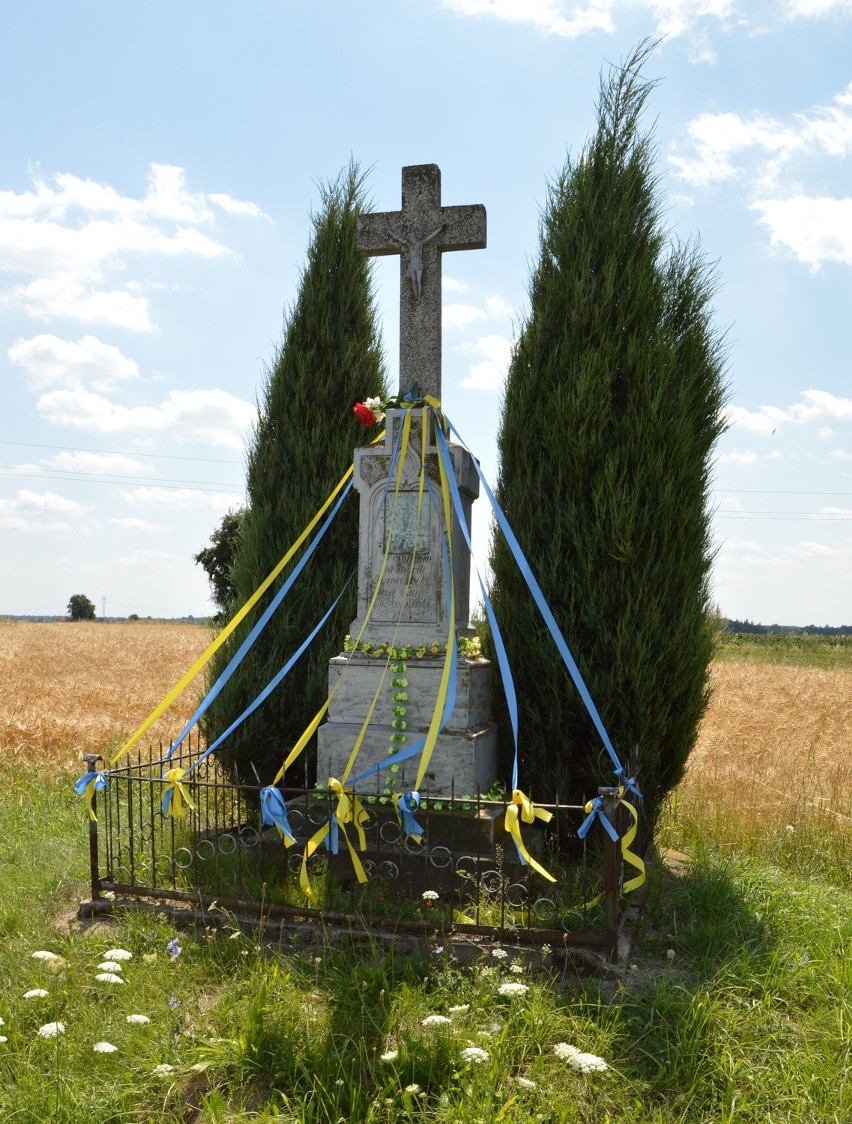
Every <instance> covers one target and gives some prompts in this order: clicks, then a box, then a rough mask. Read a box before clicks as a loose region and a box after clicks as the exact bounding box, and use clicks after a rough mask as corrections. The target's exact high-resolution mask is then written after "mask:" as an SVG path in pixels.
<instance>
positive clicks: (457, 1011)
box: [450, 1003, 470, 1015]
mask: <svg viewBox="0 0 852 1124" xmlns="http://www.w3.org/2000/svg"><path fill="white" fill-rule="evenodd" d="M469 1010H470V1004H469V1003H460V1004H459V1005H458V1007H450V1014H451V1015H466V1014H467V1012H468V1011H469Z"/></svg>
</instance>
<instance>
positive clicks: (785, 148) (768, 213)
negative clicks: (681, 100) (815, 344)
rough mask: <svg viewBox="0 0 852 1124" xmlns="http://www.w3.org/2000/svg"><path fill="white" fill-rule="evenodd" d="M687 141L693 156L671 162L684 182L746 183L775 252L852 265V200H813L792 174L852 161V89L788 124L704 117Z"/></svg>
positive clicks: (760, 117) (813, 263) (811, 262)
mask: <svg viewBox="0 0 852 1124" xmlns="http://www.w3.org/2000/svg"><path fill="white" fill-rule="evenodd" d="M851 2H852V0H851ZM687 138H688V141H689V146H690V148H691V151H690V152H689V153H688V154H686V155H684V154H682V153H672V154H671V155H670V156H669V162H670V163H671V164H672V166H673V167H674V168H675V174H676V175H677V176H678V177H679V178H681V179H683V180H685V181H686V182H687V183H688V184H690V185H691V186H692V187H695V188H707V187H711V186H714V185H718V184H723V183H726V182H734V181H741V182H743V183H744V184H745V190H746V193H747V195H748V196H749V197H750V199H749V206H750V208H751V209H752V210H754V211H756V212H758V213H759V214H760V216H761V218H760V222H761V223H763V224H764V225H765V226H766V227H767V228H768V229H769V232H770V236H771V239H772V243H773V244H774V245H783V246H787V247H788V248H789V249H791V250H792V251H793V253H794V254H795V255H796V257H797V258H798V259H799V260H800V261H802V262H803V263H805V264H806V265H808V266H810V268H812V269H817V268H818V267H819V266H820V264H821V263H822V262H824V261H839V262H842V263H843V264H847V265H848V264H852V233H850V215H852V199H850V198H849V197H841V198H835V197H831V196H825V195H817V194H810V193H808V192H807V191H806V190H803V188H802V186H801V184H800V183H797V182H796V181H795V180H794V178H793V174H792V168H791V165H792V164H793V161H794V160H798V161H799V162H800V167H801V174H802V176H803V177H806V176H807V175H808V173H809V170H810V167H811V165H812V164H813V161H814V159H815V158H817V157H821V156H822V157H828V158H831V159H835V160H837V159H843V158H845V157H847V156H850V155H852V83H850V84H849V85H847V86H846V88H845V89H843V90H842V91H841V92H840V93H838V94H836V95H835V96H834V97H833V98H832V99H831V101H830V102H828V103H827V104H825V105H818V106H815V107H813V108H811V109H809V110H807V111H805V112H799V113H793V114H790V115H789V117H787V118H784V119H781V118H778V117H772V116H769V115H767V114H764V113H759V112H757V113H753V114H751V115H750V116H747V117H745V116H741V115H740V114H737V113H702V114H700V115H699V116H698V117H696V118H695V119H694V120H693V121H691V122H690V124H689V125H688V126H687Z"/></svg>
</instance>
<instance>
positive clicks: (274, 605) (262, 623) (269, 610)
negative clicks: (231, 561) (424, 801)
mask: <svg viewBox="0 0 852 1124" xmlns="http://www.w3.org/2000/svg"><path fill="white" fill-rule="evenodd" d="M351 490H352V481H351V480H350V481H349V483H348V484H347V485H346V487H345V488H344V489H343V491H342V492H341V493H340V495H339V496H338V499H337V503H335V505H334V507H333V508H332V509H331V511H330V512H329V514H328V515H327V516H326V519H325V521H324V523H323V524H322V526H321V527H320V529H319V531H317V533H316V535H315V537H314V539H313V540H312V542H311V544H310V546H309V547H308V548H307V550H306V551H305V553H304V554H303V555H302V557H301V558H300V559H299V561H298V563H297V564H296V566H295V567H294V568H293V571H292V573H291V574H290V575H289V577H288V578H287V580H286V581H285V582H284V584H283V585H282V586H281V588H280V589H279V590H278V592H277V593H276V594H275V596H274V597H273V599H272V601H270V603H269V605H268V606H267V607H266V609H265V610H264V612H263V614H262V615H261V617H260V618H259V619H258V621H257V623H256V624H255V625H254V627H253V628H252V630H251V632H250V633H249V634H248V636H247V637H246V638H245V640H244V641H243V642H242V644H241V645H240V646H239V648H238V649H237V650H236V652H234V654H233V656H232V657H231V659H230V660H229V661H228V664H227V666H226V667H225V669H224V670H223V672H222V674H221V675H220V676H219V678H218V679H217V680H216V682H215V683H214V684H213V686H212V687H211V688H210V690H209V691H208V692H207V695H206V696H205V697H204V699H203V700H202V701H201V703H200V705H199V707H198V709H197V710H196V711H195V713H194V714H193V716H192V717H191V718H190V720H189V721H188V722H187V724H186V726H185V728H184V730H183V733H182V734H181V735H180V737H179V738H178V739H177V741H176V742H175V743H174V744H173V745H172V746H171V747H170V749H169V752H168V753H167V754H166V757H165V760H166V761H168V760H169V758H170V757H171V756H172V755H173V754H174V752H175V750H176V749H177V748H178V746H179V745H180V744H181V742H183V740H184V738H185V737H186V736H187V734H188V733H189V731H190V730H191V729H192V727H193V726H194V725H195V723H196V722H197V721H198V719H199V718H201V717H202V716H203V715H204V714H205V713H206V712H207V710H208V709H209V707H210V706H211V704H212V703H213V701H214V699H216V697H217V696H218V695H219V693H220V692H221V690H222V688H223V687H224V686H225V684H226V683H227V682H228V680H229V679H230V678H231V676H232V675H233V674H234V671H235V670H236V669H237V667H238V665H239V664H240V663H241V661H242V659H243V657H244V656H245V654H246V652H248V650H249V648H251V646H252V644H254V642H255V640H256V639H257V638H258V636H259V635H260V633H261V632H262V631H263V629H264V628H265V627H266V625H267V622H268V621H269V619H270V617H271V616H272V615H273V613H275V611H276V610H277V609H278V606H279V605H280V604H281V602H282V601H283V600H284V598H285V597H286V596H287V594H288V593H289V591H290V589H291V587H292V585H293V583H294V582H295V580H296V578H298V576H299V574H301V572H302V570H303V569H304V568H305V566H306V565H307V564H308V562H309V561H310V559H311V557H312V556H313V553H314V551H315V550H316V548H317V547H318V546H319V544H320V542H321V541H322V538H323V536H324V535H325V533H326V531H327V530H328V528H329V527H330V526H331V524H332V523H333V522H334V519H335V517H336V516H337V513H338V511H339V510H340V506H341V504H342V503H343V501H344V500H345V499H346V497H347V496H348V495H349V493H350V491H351ZM288 670H289V668H288ZM249 713H250V712H249V711H246V713H245V715H243V717H247V716H248V714H249ZM239 721H242V719H240V720H239ZM233 728H234V727H233V726H232V727H231V728H230V729H231V730H232V729H233ZM228 732H229V733H230V730H229V731H228ZM220 740H221V739H220ZM209 752H210V751H209V750H208V753H209ZM205 756H206V754H205ZM202 760H203V758H199V759H198V761H197V762H196V765H197V764H200V762H201V761H202Z"/></svg>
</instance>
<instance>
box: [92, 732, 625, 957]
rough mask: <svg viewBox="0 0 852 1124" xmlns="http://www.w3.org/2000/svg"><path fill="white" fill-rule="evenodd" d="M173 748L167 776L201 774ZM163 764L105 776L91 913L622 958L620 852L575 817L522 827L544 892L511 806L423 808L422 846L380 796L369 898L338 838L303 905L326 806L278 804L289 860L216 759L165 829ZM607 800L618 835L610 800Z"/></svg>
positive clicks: (458, 802)
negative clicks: (233, 916) (341, 929)
mask: <svg viewBox="0 0 852 1124" xmlns="http://www.w3.org/2000/svg"><path fill="white" fill-rule="evenodd" d="M181 748H182V750H183V754H182V755H180V756H179V755H177V754H176V755H175V756H173V757H171V758H170V759H169V765H168V767H169V768H174V767H180V768H188V767H189V766H190V765H191V764H193V763H194V762H196V761H197V759H198V756H199V747H197V746H196V747H195V749H194V750H193V747H192V746H185V747H181ZM161 758H162V755H161V754H160V755H159V756H157V757H156V758H154V759H153V760H152V759H150V758H149V756H147V755H143V753H142V752H141V751H137V754H136V756H135V758H134V759H133V760H128V759H125V761H124V763H123V764H122V765H121V766H120V767H116V768H113V769H111V770H109V771H108V772H107V773H106V774H105V775H106V777H107V779H108V786H107V788H106V789H104V790H103V791H102V792H101V793H100V794H99V795H98V797H97V804H96V814H97V821H96V822H95V821H93V822H92V823H91V824H90V833H89V844H90V869H91V891H92V899H93V900H98V899H99V898H102V896H103V894H104V893H105V892H110V891H111V892H113V893H115V894H119V895H122V896H129V897H133V898H142V899H166V900H173V901H181V902H185V903H188V904H195V905H198V906H201V907H205V908H209V907H210V906H211V905H212V904H213V903H214V902H215V903H217V904H218V905H219V906H220V907H221V908H222V909H225V910H233V911H235V912H240V913H247V912H248V913H263V914H265V915H267V916H272V917H282V918H287V917H291V918H293V920H298V919H302V920H311V919H315V920H318V921H320V922H323V923H325V924H336V923H341V924H345V923H348V922H349V921H351V919H352V918H353V917H355V916H357V918H358V920H359V923H363V924H366V925H369V926H373V927H376V928H383V927H384V928H389V929H393V930H408V931H414V932H416V931H421V932H436V931H444V932H447V931H450V930H451V931H453V932H455V933H459V934H462V933H474V934H482V935H493V936H496V937H498V938H499V939H501V940H505V939H507V938H508V937H509V936H514V937H515V938H517V939H523V940H525V941H530V942H541V943H544V942H550V943H552V944H553V943H559V944H560V945H561V944H565V945H574V946H588V947H592V948H596V949H599V950H600V951H602V952H603V953H605V954H606V955H608V956H609V957H610V958H611V959H615V958H616V957H617V949H618V935H619V930H620V925H621V921H622V916H621V912H620V888H621V882H622V858H621V851H620V847H619V845H618V844H617V843H616V842H614V841H613V840H611V839H610V838H609V836H608V835H607V834H606V833H605V832H602V831H601V832H596V833H594V834H593V835H592V837H591V838H590V840H589V841H587V840H581V839H579V838H578V836H577V828H578V827H579V825H580V824H581V823H582V821H583V819H584V817H585V809H584V805H583V804H563V803H561V802H558V801H557V802H554V803H552V804H546V805H538V807H542V808H544V809H545V810H546V811H549V812H550V813H551V819H550V822H549V823H547V824H544V823H542V822H541V821H539V820H536V822H535V823H534V824H532V825H527V824H524V825H523V833H524V840H525V844H526V846H527V848H528V852H529V854H530V855H532V856H533V857H534V858H535V859H536V860H537V861H538V862H539V863H541V865H542V866H543V867H544V868H545V869H547V870H548V871H549V872H551V873H552V874H553V876H554V877H555V879H556V881H555V882H553V883H551V882H549V881H547V880H546V879H544V878H543V877H542V876H541V875H540V874H538V873H537V872H536V871H535V870H533V869H531V867H530V866H529V865H524V864H523V863H522V862H521V861H520V860H519V858H518V855H517V851H516V848H515V846H514V843H513V842H512V839H511V837H510V836H509V834H508V833H507V832H506V830H505V816H506V808H507V805H506V802H505V801H502V800H489V799H485V798H483V797H481V796H478V795H477V796H470V795H462V796H459V795H456V794H454V793H453V794H451V796H450V797H449V798H446V797H434V798H433V797H432V796H431V795H430V793H429V792H428V791H426V792H421V794H420V795H421V805H420V808H419V809H418V812H417V820H418V822H419V823H420V824H421V826H422V827H423V829H424V834H423V839H422V842H421V843H416V842H415V841H413V840H412V839H411V838H410V837H408V836H406V835H405V834H404V832H403V831H402V829H401V827H400V825H399V823H398V822H397V817H396V813H395V810H394V808H393V806H392V804H391V802H390V801H389V799H388V797H387V795H386V794H385V793H384V792H382V791H380V790H378V789H376V791H374V792H369V791H361V792H360V793H359V796H360V799H361V801H362V803H363V805H364V808H365V810H366V811H367V813H368V817H369V818H368V823H367V824H366V825H365V842H366V848H365V849H364V850H363V851H359V856H358V857H359V860H360V862H361V864H362V868H363V872H364V874H365V875H366V882H360V881H359V880H358V879H357V878H356V875H355V870H354V867H353V862H352V859H351V856H350V853H349V849H348V847H347V845H346V843H345V842H344V840H343V839H342V838H341V839H340V840H339V847H338V852H337V853H336V854H333V853H331V852H329V851H328V850H325V849H321V850H318V851H317V852H316V853H315V854H313V855H312V856H311V857H310V858H309V859H308V860H307V863H306V872H307V875H308V878H309V881H310V885H311V889H312V893H313V899H311V900H310V901H309V900H308V899H306V897H305V894H304V891H303V890H302V888H301V886H300V874H301V872H302V863H303V853H304V850H305V844H306V842H307V841H308V840H309V839H310V838H311V837H312V836H313V835H314V833H315V832H316V831H317V830H318V829H320V828H321V827H322V825H323V824H325V823H327V822H328V821H329V817H330V815H331V813H332V812H333V811H334V809H335V807H336V798H335V797H333V796H331V795H330V794H329V793H327V792H323V791H321V790H319V789H311V790H306V789H304V790H294V789H288V790H287V791H286V793H285V794H284V795H285V798H286V801H287V809H288V817H289V822H290V827H291V829H292V831H293V834H294V835H295V837H296V844H295V845H294V846H292V847H289V848H288V847H286V846H285V845H284V843H283V841H282V839H281V837H280V836H279V834H278V832H277V830H276V829H275V828H274V827H267V826H264V825H262V823H261V818H260V811H259V807H260V786H259V785H258V784H245V783H242V782H239V783H237V782H236V781H234V780H232V779H229V778H228V777H226V776H225V774H224V773H223V771H222V769H221V767H220V766H219V764H218V763H217V762H216V761H215V759H214V758H207V759H206V760H205V761H204V762H202V764H201V765H200V766H198V767H197V768H196V769H195V770H194V771H193V772H192V773H191V774H190V776H189V778H188V779H187V780H186V781H184V788H185V791H186V792H187V794H188V796H189V798H190V801H191V805H190V806H189V807H188V809H187V815H186V817H185V818H183V819H175V818H174V817H172V816H170V815H166V814H164V812H163V810H162V798H163V794H164V792H165V789H166V785H167V784H168V781H167V780H166V779H165V778H164V777H163V776H162V773H163V771H164V770H163V768H162V766H161V764H160V761H161ZM87 760H89V763H90V767H91V759H87ZM601 793H602V794H603V796H604V801H605V810H606V811H607V814H608V816H609V818H610V820H611V821H612V822H613V823H615V824H616V826H617V827H618V828H619V834H623V831H624V829H625V824H624V823H623V822H620V821H621V819H622V810H621V809H620V808H619V802H618V798H617V795H616V794H615V792H614V791H613V790H608V789H602V790H601ZM353 834H354V833H353V832H352V831H351V829H350V838H352V836H353ZM353 842H354V840H353Z"/></svg>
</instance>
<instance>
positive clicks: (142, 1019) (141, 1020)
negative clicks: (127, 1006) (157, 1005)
mask: <svg viewBox="0 0 852 1124" xmlns="http://www.w3.org/2000/svg"><path fill="white" fill-rule="evenodd" d="M150 1021H151V1020H150V1019H149V1018H148V1016H147V1015H128V1016H127V1018H126V1019H125V1022H129V1023H131V1024H132V1025H134V1026H144V1025H145V1023H149V1022H150Z"/></svg>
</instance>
